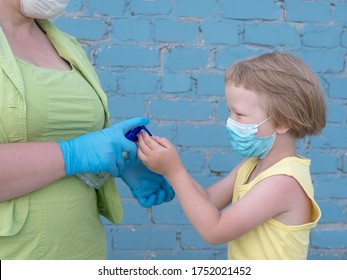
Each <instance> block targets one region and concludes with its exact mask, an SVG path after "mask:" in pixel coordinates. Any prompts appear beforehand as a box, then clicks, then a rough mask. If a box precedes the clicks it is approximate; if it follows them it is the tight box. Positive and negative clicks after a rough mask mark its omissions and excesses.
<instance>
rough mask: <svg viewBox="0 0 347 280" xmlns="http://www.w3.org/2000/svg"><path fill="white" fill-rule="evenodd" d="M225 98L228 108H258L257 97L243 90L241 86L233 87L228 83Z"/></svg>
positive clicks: (254, 93)
mask: <svg viewBox="0 0 347 280" xmlns="http://www.w3.org/2000/svg"><path fill="white" fill-rule="evenodd" d="M225 96H226V99H227V103H228V105H230V106H243V105H245V106H248V107H249V106H260V105H261V103H260V97H259V95H258V94H257V93H256V92H254V91H252V90H248V89H246V88H244V87H243V86H235V85H234V84H232V83H230V84H228V85H226V90H225Z"/></svg>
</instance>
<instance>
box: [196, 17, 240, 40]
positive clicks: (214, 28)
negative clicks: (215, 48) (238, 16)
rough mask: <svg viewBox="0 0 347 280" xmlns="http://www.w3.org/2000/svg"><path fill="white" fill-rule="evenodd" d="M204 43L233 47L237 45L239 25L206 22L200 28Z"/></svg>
mask: <svg viewBox="0 0 347 280" xmlns="http://www.w3.org/2000/svg"><path fill="white" fill-rule="evenodd" d="M201 28H202V32H203V34H204V37H203V39H204V41H205V43H207V44H227V45H231V46H235V45H237V44H238V43H239V41H240V40H239V33H240V31H239V29H240V27H239V25H238V24H235V23H233V22H210V21H206V22H204V23H203V24H202V26H201Z"/></svg>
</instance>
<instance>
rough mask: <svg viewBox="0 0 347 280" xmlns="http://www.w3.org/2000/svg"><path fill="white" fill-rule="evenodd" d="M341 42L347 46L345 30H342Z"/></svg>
mask: <svg viewBox="0 0 347 280" xmlns="http://www.w3.org/2000/svg"><path fill="white" fill-rule="evenodd" d="M341 44H342V46H344V47H347V32H346V31H345V32H343V33H342V36H341Z"/></svg>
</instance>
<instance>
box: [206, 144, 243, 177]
mask: <svg viewBox="0 0 347 280" xmlns="http://www.w3.org/2000/svg"><path fill="white" fill-rule="evenodd" d="M231 151H232V148H231V147H230V153H214V154H212V156H211V160H210V162H209V166H210V169H211V171H212V172H219V173H223V172H228V173H229V172H231V171H232V170H233V169H234V168H235V167H236V165H237V164H239V163H240V162H241V161H242V160H243V159H244V157H242V156H240V155H239V154H236V153H232V152H231Z"/></svg>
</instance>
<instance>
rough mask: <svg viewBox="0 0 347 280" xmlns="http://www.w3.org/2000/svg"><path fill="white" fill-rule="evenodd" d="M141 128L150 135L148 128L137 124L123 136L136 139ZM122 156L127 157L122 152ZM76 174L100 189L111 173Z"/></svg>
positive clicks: (88, 183) (132, 139)
mask: <svg viewBox="0 0 347 280" xmlns="http://www.w3.org/2000/svg"><path fill="white" fill-rule="evenodd" d="M141 130H144V131H146V132H147V133H148V134H149V135H150V136H152V134H151V133H150V132H149V131H148V129H147V128H146V127H145V126H144V125H143V126H137V127H135V128H133V129H131V130H129V131H128V132H127V133H125V137H126V138H128V139H129V140H130V141H133V142H135V141H137V140H138V137H137V135H138V134H139V133H140V131H141ZM123 157H124V158H127V153H123ZM77 176H78V177H79V178H80V179H81V180H82V181H83V182H84V183H86V184H87V185H88V186H90V187H92V188H94V189H100V188H101V187H102V185H103V184H104V183H105V182H106V181H107V179H108V178H109V177H110V176H111V175H110V173H108V172H100V173H83V174H77Z"/></svg>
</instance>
